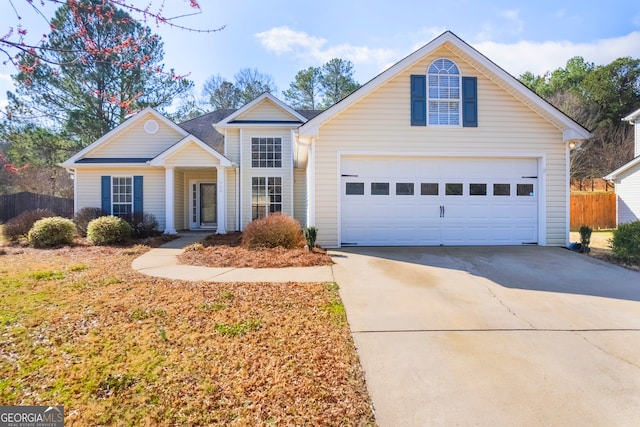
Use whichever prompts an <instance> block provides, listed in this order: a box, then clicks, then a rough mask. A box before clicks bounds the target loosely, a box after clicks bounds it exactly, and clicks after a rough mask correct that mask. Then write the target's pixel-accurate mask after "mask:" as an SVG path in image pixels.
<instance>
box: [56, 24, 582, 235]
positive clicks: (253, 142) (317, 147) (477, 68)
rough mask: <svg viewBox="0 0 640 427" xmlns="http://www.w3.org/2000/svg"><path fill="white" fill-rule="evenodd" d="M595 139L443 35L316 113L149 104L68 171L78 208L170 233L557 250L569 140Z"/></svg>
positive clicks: (264, 101) (266, 104) (563, 223)
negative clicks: (270, 226) (194, 114)
mask: <svg viewBox="0 0 640 427" xmlns="http://www.w3.org/2000/svg"><path fill="white" fill-rule="evenodd" d="M589 136H590V135H589V132H588V131H587V130H585V129H584V128H582V127H581V126H580V125H578V124H577V123H576V122H574V121H573V120H572V119H570V118H569V117H567V116H566V115H564V114H563V113H561V112H560V111H559V110H557V109H555V108H554V107H552V106H551V105H550V104H548V103H547V102H545V101H544V100H542V99H541V98H539V97H538V96H537V95H535V94H534V93H533V92H532V91H530V90H529V89H528V88H527V87H525V86H524V85H522V84H521V83H520V82H519V81H518V80H516V79H515V78H514V77H512V76H511V75H509V74H508V73H507V72H505V71H504V70H502V69H501V68H500V67H498V66H497V65H496V64H494V63H493V62H491V61H490V60H489V59H488V58H486V57H484V56H483V55H482V54H480V53H479V52H478V51H476V50H475V49H473V48H472V47H471V46H469V45H468V44H467V43H465V42H464V41H463V40H461V39H460V38H458V37H457V36H456V35H454V34H453V33H451V32H448V31H447V32H445V33H443V34H442V35H440V36H439V37H437V38H436V39H434V40H433V41H431V42H430V43H428V44H427V45H425V46H424V47H422V48H421V49H419V50H417V51H415V52H414V53H412V54H410V55H409V56H407V57H405V58H404V59H402V60H401V61H400V62H398V63H397V64H395V65H393V66H392V67H390V68H389V69H387V70H386V71H384V72H382V73H381V74H379V75H378V76H377V77H375V78H374V79H372V80H371V81H369V82H368V83H366V84H365V85H364V86H362V87H361V88H360V89H359V90H357V91H355V92H354V93H352V94H351V95H350V96H348V97H346V98H345V99H343V100H342V101H340V102H338V103H337V104H335V105H333V106H332V107H330V108H328V109H327V110H324V111H322V112H317V111H296V110H294V109H292V108H290V107H288V106H287V105H285V104H284V103H282V102H281V101H280V100H278V99H277V98H276V97H274V96H272V95H270V94H264V95H262V96H260V97H258V98H257V99H255V100H254V101H252V102H250V103H249V104H247V105H245V106H243V107H242V108H240V109H238V110H220V111H216V112H213V113H210V114H207V115H204V116H202V117H199V118H197V119H194V120H192V121H189V122H186V123H182V124H180V125H177V124H175V123H172V122H171V121H170V120H168V119H166V118H165V117H163V116H162V115H160V114H159V113H157V112H156V111H154V110H152V109H147V110H144V111H142V112H140V113H139V114H138V115H136V116H135V117H133V118H131V119H129V120H127V121H126V122H125V123H123V124H122V125H120V126H119V127H117V128H116V129H114V130H112V131H111V132H109V133H108V134H106V135H105V136H104V137H102V138H100V139H99V140H98V141H96V142H95V143H93V144H91V145H90V146H88V147H87V148H85V149H84V150H82V151H80V152H79V153H77V154H76V155H75V156H73V157H71V158H70V159H69V160H67V161H66V162H65V163H63V166H64V167H65V168H67V169H68V170H69V171H71V172H72V173H73V174H74V176H75V204H76V205H75V209H76V210H79V209H81V208H83V207H95V206H98V207H99V206H101V207H103V209H105V210H106V211H108V212H111V213H113V214H116V215H118V214H125V213H129V212H132V211H133V212H141V211H145V212H151V213H153V214H154V215H155V216H156V217H157V219H158V221H159V223H160V225H161V227H162V229H163V230H164V231H165V233H175V232H176V231H177V230H183V229H212V230H216V231H217V232H218V233H225V232H227V231H234V230H242V229H244V227H246V225H247V224H248V223H249V222H250V221H251V220H252V219H255V218H259V217H263V216H267V215H270V214H273V213H276V212H282V213H285V214H288V215H291V216H293V217H295V218H296V219H298V221H300V223H301V224H302V225H309V226H312V225H313V226H316V227H317V228H318V244H320V245H323V246H325V247H340V246H345V245H521V244H538V245H555V246H561V245H566V244H567V243H568V230H569V226H568V224H569V185H568V183H569V145H570V144H576V143H579V142H580V141H581V140H584V139H586V138H588V137H589Z"/></svg>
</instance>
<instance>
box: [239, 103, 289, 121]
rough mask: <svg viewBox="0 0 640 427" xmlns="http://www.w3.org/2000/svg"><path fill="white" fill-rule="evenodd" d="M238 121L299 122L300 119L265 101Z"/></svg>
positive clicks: (241, 116)
mask: <svg viewBox="0 0 640 427" xmlns="http://www.w3.org/2000/svg"><path fill="white" fill-rule="evenodd" d="M236 120H298V118H297V117H294V116H292V115H291V114H289V113H287V112H286V111H284V110H283V109H282V107H280V106H279V105H276V104H274V103H273V102H271V101H270V100H268V99H265V100H264V101H263V102H261V103H260V104H258V105H256V106H255V107H254V108H252V109H251V110H249V111H247V112H246V113H244V114H241V115H240V116H238V117H237V118H236Z"/></svg>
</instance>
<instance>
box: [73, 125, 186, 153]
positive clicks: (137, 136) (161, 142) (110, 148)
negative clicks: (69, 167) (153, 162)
mask: <svg viewBox="0 0 640 427" xmlns="http://www.w3.org/2000/svg"><path fill="white" fill-rule="evenodd" d="M147 115H148V116H149V117H148V118H149V119H152V118H153V119H154V120H156V121H157V122H158V124H159V126H160V127H159V129H158V132H156V133H155V134H153V135H149V134H148V133H146V132H145V130H144V123H145V121H146V118H144V117H143V118H142V120H139V121H138V122H137V123H136V124H135V125H133V126H132V127H131V128H129V129H127V130H125V131H123V132H122V133H121V134H119V135H118V136H117V138H114V139H112V140H110V141H108V142H107V143H105V144H103V145H102V146H100V147H98V148H97V149H96V150H93V151H92V152H90V153H89V154H88V155H87V156H86V157H104V158H123V157H137V158H153V157H155V156H157V155H158V154H159V153H161V152H163V151H164V150H166V149H167V148H169V147H171V146H172V145H173V144H175V143H176V142H178V141H180V140H181V139H182V138H183V137H184V136H183V135H181V134H180V133H179V132H178V131H177V130H175V129H173V128H171V127H169V126H168V125H166V124H165V123H163V122H161V121H160V120H157V119H155V117H154V116H152V115H151V114H147Z"/></svg>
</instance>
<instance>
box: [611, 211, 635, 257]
mask: <svg viewBox="0 0 640 427" xmlns="http://www.w3.org/2000/svg"><path fill="white" fill-rule="evenodd" d="M611 249H612V251H613V254H614V255H615V256H617V257H618V258H621V259H624V260H628V261H632V262H638V261H640V221H634V222H629V223H626V224H620V225H618V229H617V230H614V231H613V238H612V239H611Z"/></svg>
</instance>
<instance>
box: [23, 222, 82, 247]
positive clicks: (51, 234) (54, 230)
mask: <svg viewBox="0 0 640 427" xmlns="http://www.w3.org/2000/svg"><path fill="white" fill-rule="evenodd" d="M75 234H76V226H75V224H74V223H73V221H71V220H70V219H67V218H62V217H60V216H54V217H50V218H42V219H39V220H38V221H36V222H35V223H34V224H33V227H32V228H31V230H30V231H29V234H28V235H27V240H28V241H29V244H30V245H31V246H33V247H35V248H50V247H53V246H60V245H71V244H72V243H73V236H74V235H75Z"/></svg>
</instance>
